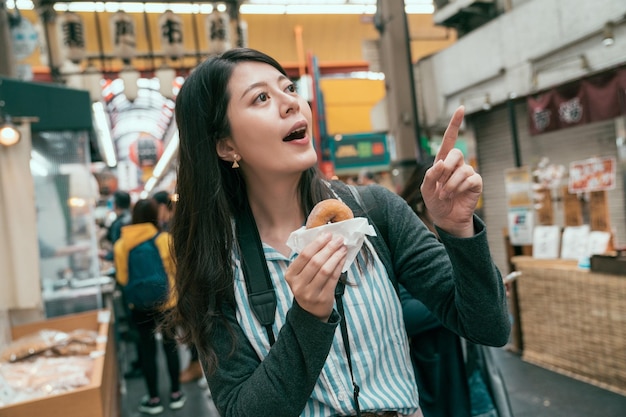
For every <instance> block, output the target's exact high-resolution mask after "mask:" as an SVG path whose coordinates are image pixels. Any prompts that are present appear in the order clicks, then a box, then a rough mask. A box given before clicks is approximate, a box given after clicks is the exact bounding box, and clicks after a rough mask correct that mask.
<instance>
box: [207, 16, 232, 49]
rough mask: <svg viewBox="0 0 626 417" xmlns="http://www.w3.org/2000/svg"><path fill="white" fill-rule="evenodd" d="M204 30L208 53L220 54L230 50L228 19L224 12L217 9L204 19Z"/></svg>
mask: <svg viewBox="0 0 626 417" xmlns="http://www.w3.org/2000/svg"><path fill="white" fill-rule="evenodd" d="M205 23H206V30H207V35H208V37H209V52H210V53H211V54H221V53H222V52H226V51H228V50H229V49H230V48H231V42H230V17H229V16H228V13H226V12H219V11H217V9H213V11H212V12H211V13H210V14H209V15H208V16H207V17H206V21H205Z"/></svg>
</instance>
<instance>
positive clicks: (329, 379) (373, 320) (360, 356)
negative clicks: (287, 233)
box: [235, 239, 419, 417]
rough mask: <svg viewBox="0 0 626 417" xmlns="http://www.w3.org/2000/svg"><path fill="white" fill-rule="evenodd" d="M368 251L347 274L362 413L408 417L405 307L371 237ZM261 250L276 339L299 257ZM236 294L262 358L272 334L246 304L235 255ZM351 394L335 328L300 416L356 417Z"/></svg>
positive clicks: (410, 387)
mask: <svg viewBox="0 0 626 417" xmlns="http://www.w3.org/2000/svg"><path fill="white" fill-rule="evenodd" d="M364 247H365V249H366V251H367V252H369V255H367V254H365V255H364V251H360V252H359V254H358V256H357V259H356V260H355V262H354V263H353V264H352V265H351V267H350V268H349V270H348V284H347V285H346V290H345V293H344V295H343V303H344V309H345V316H346V324H347V326H348V337H349V340H350V353H351V356H352V366H353V371H354V379H355V381H356V383H357V384H358V385H359V387H360V394H359V404H360V406H361V410H364V411H365V410H396V411H398V412H399V413H401V414H404V415H410V414H412V413H414V412H416V411H417V410H418V408H419V405H418V404H419V401H418V395H417V386H416V382H415V376H414V373H413V367H412V365H411V360H410V358H409V344H408V338H407V336H406V332H405V327H404V321H403V320H402V306H401V304H400V300H399V299H398V297H397V295H396V292H395V289H394V287H393V284H392V283H391V281H390V280H389V278H388V276H387V271H386V270H385V267H384V265H383V263H382V262H381V260H380V259H379V257H378V255H377V254H376V251H375V250H374V249H373V247H372V245H371V244H370V242H369V241H368V240H367V239H366V240H365V243H364ZM263 250H264V253H265V258H266V260H267V263H268V267H269V270H270V276H271V279H272V283H273V285H274V288H275V291H276V297H277V308H276V317H275V318H276V320H275V323H274V334H275V335H278V333H279V331H280V329H281V327H282V326H283V325H284V324H285V317H286V315H287V311H288V310H289V308H290V307H291V305H292V301H293V294H292V292H291V289H290V288H289V285H288V284H287V282H286V281H285V272H286V271H287V268H288V267H289V265H290V264H291V262H293V260H294V259H295V258H296V256H297V254H296V253H291V255H290V256H289V258H286V257H285V256H284V255H282V254H281V253H280V252H278V251H277V250H275V249H274V248H272V247H270V246H268V245H266V244H263ZM366 259H368V260H367V261H366ZM357 264H358V265H357ZM235 296H236V300H237V320H238V322H239V325H240V326H241V328H242V329H243V332H244V333H245V334H246V336H247V337H248V339H249V340H250V342H251V344H252V346H253V347H254V349H255V350H256V352H257V354H258V355H259V357H261V358H264V357H265V356H267V354H268V353H269V350H270V344H269V340H268V336H267V333H266V332H265V329H264V327H262V326H261V325H260V324H259V323H258V321H257V320H256V318H255V317H254V315H253V313H252V310H251V308H250V305H249V303H248V296H247V290H246V285H245V281H244V276H243V270H242V269H241V264H240V262H239V259H237V255H235ZM352 392H353V386H352V380H351V377H350V369H349V367H348V361H347V358H346V354H345V349H344V346H343V339H342V337H341V329H340V327H339V326H337V330H336V334H335V339H334V341H333V345H332V347H331V349H330V353H329V355H328V357H327V359H326V364H325V365H324V368H323V370H322V372H321V374H320V377H319V379H318V381H317V384H316V385H315V388H314V390H313V393H312V395H311V398H310V399H309V401H308V402H307V404H306V406H305V408H304V410H303V412H302V414H301V417H326V416H335V415H353V414H355V408H354V402H353V398H352Z"/></svg>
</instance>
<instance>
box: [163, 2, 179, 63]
mask: <svg viewBox="0 0 626 417" xmlns="http://www.w3.org/2000/svg"><path fill="white" fill-rule="evenodd" d="M159 30H160V31H161V47H162V48H163V54H165V56H166V57H168V58H171V59H173V60H176V59H178V58H180V57H182V56H183V53H184V52H185V48H184V46H183V21H182V19H181V18H180V16H178V15H176V14H174V12H172V11H171V10H166V11H165V12H164V13H163V14H162V15H161V16H160V17H159Z"/></svg>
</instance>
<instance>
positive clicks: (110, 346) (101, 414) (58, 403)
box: [0, 310, 120, 417]
mask: <svg viewBox="0 0 626 417" xmlns="http://www.w3.org/2000/svg"><path fill="white" fill-rule="evenodd" d="M42 329H51V330H59V331H63V332H71V331H72V330H76V329H86V330H92V331H97V332H98V336H99V337H98V345H97V348H96V350H97V351H100V352H103V353H104V354H103V355H100V356H98V357H96V358H95V359H94V367H93V371H92V376H91V383H90V384H88V385H86V386H83V387H80V388H77V389H74V390H72V391H69V392H66V393H63V394H58V395H50V396H48V397H43V398H38V399H35V400H32V401H24V402H19V403H14V404H11V405H9V406H7V407H3V408H0V416H2V417H35V416H37V417H118V416H119V415H120V397H119V388H118V387H119V382H118V372H117V369H118V368H117V358H116V351H115V338H114V336H115V335H114V333H113V331H114V329H113V322H112V314H111V312H110V311H109V310H94V311H88V312H84V313H78V314H72V315H67V316H61V317H56V318H53V319H48V320H43V321H39V322H35V323H28V324H25V325H21V326H15V327H13V328H12V329H11V336H12V338H13V340H16V339H18V338H20V337H22V336H26V335H28V334H32V333H35V332H37V331H39V330H42Z"/></svg>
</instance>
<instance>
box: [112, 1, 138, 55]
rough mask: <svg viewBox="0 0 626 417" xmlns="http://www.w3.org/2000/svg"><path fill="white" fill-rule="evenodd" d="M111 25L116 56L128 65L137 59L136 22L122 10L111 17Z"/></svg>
mask: <svg viewBox="0 0 626 417" xmlns="http://www.w3.org/2000/svg"><path fill="white" fill-rule="evenodd" d="M110 23H111V34H112V35H113V39H112V42H113V49H114V51H115V55H116V56H117V57H118V58H120V59H121V60H122V61H124V63H126V64H127V63H129V62H130V60H131V59H133V58H134V57H135V51H136V48H137V36H136V34H135V21H134V20H133V18H132V17H130V15H129V14H128V13H126V12H124V11H121V10H120V11H118V12H116V13H115V14H114V15H113V16H111V20H110Z"/></svg>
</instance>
